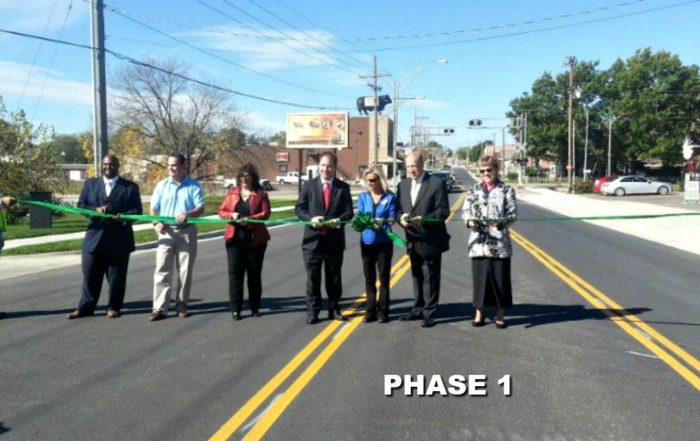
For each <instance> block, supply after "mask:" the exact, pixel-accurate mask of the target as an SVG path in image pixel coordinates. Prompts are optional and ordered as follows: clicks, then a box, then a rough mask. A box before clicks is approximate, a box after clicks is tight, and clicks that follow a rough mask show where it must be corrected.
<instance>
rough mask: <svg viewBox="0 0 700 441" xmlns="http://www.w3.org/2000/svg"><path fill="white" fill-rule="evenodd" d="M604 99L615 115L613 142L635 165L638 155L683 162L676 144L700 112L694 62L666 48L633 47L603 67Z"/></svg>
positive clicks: (699, 85) (698, 79)
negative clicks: (629, 54)
mask: <svg viewBox="0 0 700 441" xmlns="http://www.w3.org/2000/svg"><path fill="white" fill-rule="evenodd" d="M605 74H606V80H607V88H606V90H605V91H604V96H603V101H604V102H605V104H606V105H605V110H606V111H607V113H608V114H609V116H614V117H615V118H616V120H615V121H614V123H613V124H614V129H613V133H614V138H613V141H614V146H615V147H616V148H615V150H616V153H617V154H618V156H622V157H623V158H624V159H625V161H626V162H627V164H628V165H629V166H630V167H631V168H632V169H634V168H635V164H636V163H637V161H638V160H644V161H660V162H662V163H663V164H664V165H671V164H674V163H675V164H677V163H680V162H682V160H683V159H682V156H681V149H680V146H681V145H682V143H683V139H684V137H685V136H686V135H688V134H689V133H690V132H691V131H692V128H691V126H692V122H693V121H694V120H695V118H697V117H698V115H699V114H700V96H699V93H700V73H699V71H698V66H695V65H691V66H684V65H683V64H682V62H681V60H680V59H679V58H678V56H676V55H672V54H671V53H669V52H667V51H659V52H656V53H652V51H651V49H649V48H646V49H642V50H638V51H637V52H636V53H635V54H634V55H633V56H632V57H630V58H628V59H627V60H626V61H622V60H619V59H618V60H617V61H615V63H613V65H612V66H611V67H610V69H608V70H607V71H606V72H605Z"/></svg>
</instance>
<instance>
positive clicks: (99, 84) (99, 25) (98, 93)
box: [90, 0, 109, 176]
mask: <svg viewBox="0 0 700 441" xmlns="http://www.w3.org/2000/svg"><path fill="white" fill-rule="evenodd" d="M104 26H105V20H104V4H103V1H102V0H91V2H90V27H91V36H92V47H93V49H92V88H93V115H92V123H93V127H92V145H93V155H94V158H93V166H94V168H95V176H99V175H100V168H101V167H100V164H101V162H102V157H103V156H104V155H106V154H107V153H108V152H109V148H108V146H107V85H106V76H105V31H104Z"/></svg>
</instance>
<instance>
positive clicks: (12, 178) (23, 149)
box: [0, 97, 66, 197]
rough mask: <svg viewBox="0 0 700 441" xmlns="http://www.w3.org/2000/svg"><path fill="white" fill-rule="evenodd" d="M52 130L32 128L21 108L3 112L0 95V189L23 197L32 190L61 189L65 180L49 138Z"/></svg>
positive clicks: (44, 127)
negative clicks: (15, 110)
mask: <svg viewBox="0 0 700 441" xmlns="http://www.w3.org/2000/svg"><path fill="white" fill-rule="evenodd" d="M52 136H53V129H51V128H50V127H47V126H44V125H39V126H38V127H34V126H33V125H32V124H31V123H30V122H29V121H28V120H27V117H26V115H25V113H24V111H23V110H20V111H18V112H16V113H9V114H8V113H7V111H6V109H5V104H4V102H3V100H2V97H0V163H1V167H2V172H1V173H0V189H2V191H3V192H6V193H8V194H13V195H15V196H19V197H26V196H27V195H28V194H29V193H30V192H33V191H50V192H59V191H62V189H63V186H64V185H65V183H66V179H65V177H64V176H63V174H62V172H61V170H60V169H59V168H58V167H57V166H56V155H55V151H54V150H53V149H52V148H51V147H50V144H49V141H50V140H51V138H52Z"/></svg>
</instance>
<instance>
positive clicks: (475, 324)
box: [472, 320, 486, 328]
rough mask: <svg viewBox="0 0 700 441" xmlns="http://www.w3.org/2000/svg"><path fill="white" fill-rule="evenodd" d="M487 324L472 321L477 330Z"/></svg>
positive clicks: (482, 321)
mask: <svg viewBox="0 0 700 441" xmlns="http://www.w3.org/2000/svg"><path fill="white" fill-rule="evenodd" d="M485 324H486V322H484V320H481V321H479V322H477V321H476V320H472V326H473V327H475V328H480V327H481V326H484V325H485Z"/></svg>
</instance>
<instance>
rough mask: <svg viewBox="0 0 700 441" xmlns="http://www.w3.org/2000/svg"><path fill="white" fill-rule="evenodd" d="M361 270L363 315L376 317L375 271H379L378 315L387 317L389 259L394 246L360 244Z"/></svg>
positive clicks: (386, 244)
mask: <svg viewBox="0 0 700 441" xmlns="http://www.w3.org/2000/svg"><path fill="white" fill-rule="evenodd" d="M360 247H361V251H362V268H363V270H364V273H365V293H366V294H367V303H366V306H365V313H366V314H367V315H368V316H372V317H376V316H377V271H379V311H378V312H379V315H380V316H382V317H389V302H390V300H389V279H390V277H391V258H392V256H393V255H394V244H393V243H391V242H388V243H378V244H374V245H365V244H361V245H360Z"/></svg>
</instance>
